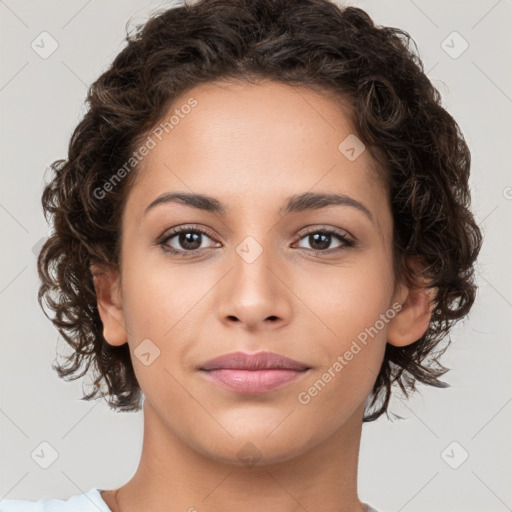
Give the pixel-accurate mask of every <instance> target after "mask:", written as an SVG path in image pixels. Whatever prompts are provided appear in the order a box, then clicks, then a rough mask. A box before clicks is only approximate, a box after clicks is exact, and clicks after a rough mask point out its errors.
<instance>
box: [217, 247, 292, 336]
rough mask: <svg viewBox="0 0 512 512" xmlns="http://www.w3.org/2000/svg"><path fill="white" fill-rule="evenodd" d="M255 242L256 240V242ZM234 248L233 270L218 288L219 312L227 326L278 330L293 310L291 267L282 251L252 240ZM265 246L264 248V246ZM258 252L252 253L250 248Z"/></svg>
mask: <svg viewBox="0 0 512 512" xmlns="http://www.w3.org/2000/svg"><path fill="white" fill-rule="evenodd" d="M253 244H254V242H253ZM248 247H249V249H248V251H246V252H245V253H244V251H243V246H242V248H241V247H239V251H233V258H232V260H231V261H230V263H231V266H232V268H231V271H230V272H229V273H228V275H227V276H226V278H225V279H224V280H223V283H222V285H221V286H220V287H219V289H218V293H219V297H218V301H219V302H218V305H219V306H218V315H219V319H220V321H221V322H223V323H225V324H226V325H227V326H228V327H231V326H232V325H235V324H239V326H240V327H241V328H244V329H245V330H247V331H255V330H267V331H269V330H276V329H279V328H282V327H284V326H285V325H287V324H288V323H289V322H290V321H291V317H292V314H293V310H292V298H293V297H294V294H293V292H292V290H291V289H290V284H289V281H290V278H289V275H288V274H289V271H287V270H286V268H285V266H284V264H282V260H281V259H280V258H279V255H277V254H272V250H271V249H269V248H268V247H267V248H265V249H263V247H261V248H259V247H258V246H257V245H256V246H255V244H254V245H252V246H251V244H250V243H249V246H248ZM262 249H263V250H262ZM255 250H257V251H258V252H260V251H261V252H260V253H259V255H258V256H257V257H256V258H255V259H253V257H254V256H255V254H254V252H253V254H252V257H248V253H249V256H250V252H251V251H255Z"/></svg>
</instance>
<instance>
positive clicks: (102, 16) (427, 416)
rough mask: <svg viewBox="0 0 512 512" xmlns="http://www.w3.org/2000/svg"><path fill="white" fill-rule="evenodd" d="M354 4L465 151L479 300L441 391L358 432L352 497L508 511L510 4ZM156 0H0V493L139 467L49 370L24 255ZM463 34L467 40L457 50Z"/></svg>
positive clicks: (111, 423) (52, 492) (88, 483)
mask: <svg viewBox="0 0 512 512" xmlns="http://www.w3.org/2000/svg"><path fill="white" fill-rule="evenodd" d="M351 4H352V5H355V6H360V7H362V8H364V9H366V10H367V11H368V12H369V13H370V14H371V15H372V16H373V17H374V19H375V21H376V22H377V23H378V24H381V25H391V26H396V27H399V28H403V29H405V30H407V31H408V32H409V33H410V34H411V35H412V36H413V38H414V39H415V41H416V42H417V43H418V47H419V49H420V55H421V56H422V58H423V60H424V63H425V69H426V70H428V75H429V77H430V78H431V79H432V80H433V81H434V84H435V85H436V86H437V87H438V88H439V90H440V92H441V93H442V96H443V102H444V105H445V107H446V108H447V109H448V110H449V111H450V113H452V115H453V116H454V117H455V118H456V119H457V121H458V122H459V124H460V126H461V128H462V130H463V132H464V135H465V137H466V139H467V142H468V144H469V146H470V148H471V150H472V155H473V166H472V179H471V187H472V196H473V209H474V212H475V216H476V218H477V221H478V222H479V223H480V225H481V227H482V229H483V231H484V236H485V241H484V246H483V249H482V252H481V257H480V260H479V264H478V269H477V277H478V283H479V285H480V291H479V295H478V298H477V302H476V304H475V306H474V309H473V310H472V312H471V314H470V316H469V317H468V319H467V320H466V321H464V322H463V323H461V324H459V325H458V326H457V327H456V328H455V330H454V331H453V333H452V340H453V344H452V347H451V348H450V349H449V351H448V352H447V354H446V356H445V358H444V360H443V362H444V363H445V365H447V366H448V367H450V368H453V370H452V371H451V372H449V373H448V374H447V375H446V377H445V380H446V381H447V382H449V383H450V384H451V385H452V387H451V388H448V389H444V390H442V389H441V390H438V389H433V388H426V387H421V394H418V395H417V396H415V397H414V398H413V399H412V400H410V401H408V402H403V401H400V400H398V399H396V400H395V401H394V402H393V404H392V411H394V412H396V413H398V414H400V415H402V416H403V417H404V418H406V419H404V420H397V421H394V422H391V421H389V420H387V419H386V418H385V417H384V418H381V419H379V420H378V421H377V422H375V423H373V424H367V425H365V426H364V428H363V438H362V447H361V456H360V471H359V494H360V497H361V499H362V500H364V501H368V502H369V503H371V504H373V505H374V506H376V507H377V508H379V510H382V511H383V512H391V511H397V512H398V511H402V510H403V511H406V512H407V511H418V512H421V511H427V510H428V511H432V510H436V511H438V512H442V511H452V512H454V511H463V510H464V511H466V512H470V511H484V510H485V511H486V512H490V511H497V512H500V511H506V510H512V487H511V485H510V481H511V472H512V471H511V469H512V436H510V430H511V429H510V424H511V417H512V403H511V401H512V386H511V380H512V377H511V375H512V371H511V366H512V364H511V351H512V348H511V347H512V344H511V335H510V329H509V324H508V322H507V320H508V319H509V318H510V316H511V314H512V284H511V278H510V271H509V268H508V264H509V262H510V257H511V255H512V247H511V245H512V244H511V237H510V233H511V226H512V223H511V219H512V174H511V171H510V161H511V156H512V155H511V150H510V147H511V145H512V133H511V131H512V130H511V123H510V117H511V114H512V69H511V67H510V53H511V52H510V49H511V35H510V27H511V26H512V2H511V1H510V0H500V1H496V0H480V1H473V2H469V1H461V0H459V1H450V2H446V1H444V0H443V1H440V0H436V1H432V0H430V1H426V0H421V1H420V0H415V1H412V0H399V1H398V0H397V1H390V0H388V1H380V2H377V1H369V0H366V1H365V0H361V1H353V2H351ZM166 5H167V6H168V5H169V3H168V2H163V1H159V2H145V1H141V0H138V1H135V0H128V1H127V0H123V1H121V0H110V1H108V2H99V1H98V0H89V1H82V0H81V1H78V0H73V1H67V2H64V1H56V0H51V1H45V2H29V1H21V0H6V1H0V16H1V19H0V38H1V43H2V44H1V52H2V55H1V63H2V64H1V75H0V108H1V113H2V116H1V130H2V131H1V136H0V144H1V159H2V160H1V166H0V168H1V171H2V178H1V179H2V186H1V190H0V226H1V231H2V232H1V240H2V242H1V244H2V252H1V257H2V260H1V266H0V271H1V274H0V314H1V324H0V326H1V335H2V356H1V359H0V361H1V367H0V379H1V391H2V392H1V398H0V399H1V402H0V413H1V414H0V425H1V432H2V436H1V446H0V450H1V452H0V453H1V454H2V455H1V468H0V471H1V477H0V478H1V480H0V498H24V499H39V498H41V497H56V498H67V497H68V496H70V495H72V494H77V493H80V492H86V491H88V490H89V489H91V488H92V487H99V488H103V489H105V488H107V489H108V488H114V487H116V486H119V485H122V484H123V483H125V482H126V481H127V480H129V479H130V477H131V476H132V474H133V472H134V471H135V470H136V468H137V464H138V461H139V456H140V450H141V442H142V428H143V422H142V413H136V414H134V413H131V414H130V413H128V414H127V413H125V414H115V413H114V412H113V411H111V410H110V409H109V408H108V406H107V405H106V404H105V403H104V402H103V401H97V402H85V401H81V400H80V399H79V398H80V397H81V396H82V395H81V393H82V381H80V380H79V381H75V382H73V383H66V382H64V381H62V380H60V379H59V378H58V377H57V375H56V373H55V372H53V370H52V369H51V363H52V362H53V361H54V359H55V354H56V348H57V349H58V350H59V352H60V353H62V352H63V351H64V350H65V348H66V346H65V344H64V343H63V341H62V340H60V339H58V333H57V331H56V330H55V329H54V327H53V325H52V324H51V323H50V322H49V320H47V319H46V317H45V316H44V315H43V313H42V312H41V311H40V309H39V306H38V304H37V299H36V297H37V288H38V284H39V283H38V278H37V272H36V266H35V263H36V258H35V255H34V251H36V250H37V248H38V246H39V244H40V243H41V239H43V238H44V237H45V236H47V235H48V234H49V231H48V228H47V226H46V223H45V221H44V218H43V216H42V209H41V206H40V196H41V191H42V187H43V180H44V171H45V169H46V167H47V166H48V164H50V163H51V162H52V161H53V160H55V159H57V158H62V157H65V156H66V149H67V144H68V140H69V137H70V135H71V133H72V130H73V128H74V127H75V125H76V124H77V122H78V121H79V119H80V118H81V115H82V114H83V112H84V106H83V101H84V99H85V94H86V89H87V86H88V85H89V84H91V83H92V82H93V81H94V80H95V79H96V78H97V77H98V75H99V74H101V72H102V71H103V70H105V69H106V67H107V65H108V64H109V63H110V62H111V60H112V59H113V58H114V57H115V55H116V54H117V53H118V52H119V51H120V50H121V48H122V47H123V45H124V43H123V38H124V35H125V24H126V22H127V21H128V20H129V19H130V18H131V26H133V24H137V23H142V22H144V21H145V19H146V18H147V15H148V14H149V13H150V12H151V11H153V10H154V9H156V8H159V7H163V6H166ZM43 31H46V32H48V33H49V34H51V36H52V37H53V38H54V39H55V40H56V41H57V43H58V48H57V50H56V51H55V52H54V53H53V54H52V55H51V56H49V57H48V58H46V59H43V58H41V57H40V55H39V54H38V53H36V51H34V50H33V49H32V47H31V43H32V41H34V40H35V41H36V43H37V42H38V41H40V36H39V35H40V34H41V33H42V32H43ZM454 31H456V32H458V33H459V34H460V35H461V36H462V38H463V39H461V38H460V37H459V36H457V35H453V32H454ZM443 41H445V42H444V43H443ZM464 41H467V43H468V45H469V46H468V48H467V50H466V51H464V52H463V53H461V54H460V55H458V54H459V53H460V52H461V50H462V49H463V48H464V46H465V43H464ZM46 42H47V43H48V44H49V40H46ZM39 44H40V46H41V45H42V44H41V43H39ZM48 44H45V48H49V46H48ZM447 52H448V53H447ZM449 53H451V55H449ZM454 56H456V58H454ZM66 353H67V352H66ZM86 382H88V381H86ZM506 432H507V433H508V434H509V435H506ZM454 441H455V442H456V443H457V444H456V445H451V446H450V447H449V445H450V444H451V443H452V442H454ZM42 442H47V443H49V444H50V445H51V446H52V447H53V448H54V449H55V450H56V452H57V453H58V458H57V459H56V460H55V462H54V463H53V464H52V465H51V466H50V467H48V469H43V468H42V467H40V464H44V463H45V461H40V460H38V462H39V464H38V463H37V462H36V461H35V460H34V459H37V457H34V459H33V458H32V456H31V454H32V453H33V452H34V451H36V452H38V451H39V452H40V450H41V443H42ZM44 446H45V445H43V448H44ZM447 447H449V448H448V450H446V451H445V449H446V448H447ZM44 451H45V453H46V454H49V453H51V450H50V449H45V450H44ZM466 452H467V453H468V454H469V457H468V458H467V460H465V461H464V462H463V463H462V464H461V461H462V460H463V458H464V456H465V453H466ZM443 454H444V455H443ZM46 456H47V457H48V456H49V455H46ZM46 462H47V463H49V462H50V460H47V461H46ZM448 462H449V463H450V464H451V465H452V466H458V467H457V468H456V469H454V468H453V467H450V465H449V464H448Z"/></svg>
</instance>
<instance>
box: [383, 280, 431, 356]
mask: <svg viewBox="0 0 512 512" xmlns="http://www.w3.org/2000/svg"><path fill="white" fill-rule="evenodd" d="M436 292H437V289H436V288H428V282H426V281H425V280H422V281H420V282H419V283H418V284H417V285H416V286H415V287H409V286H407V285H405V284H401V285H400V287H399V290H398V293H397V294H395V299H396V300H397V301H398V302H399V303H400V304H401V305H402V309H401V310H400V311H399V312H398V313H397V315H396V316H395V317H394V318H393V319H392V320H390V322H389V325H388V343H389V344H391V345H394V346H396V347H404V346H406V345H410V344H411V343H414V342H415V341H417V340H419V339H420V338H421V337H422V336H423V335H424V334H425V332H426V331H427V329H428V327H429V325H430V320H431V318H432V311H433V309H434V299H435V296H436Z"/></svg>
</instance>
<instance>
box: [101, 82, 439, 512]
mask: <svg viewBox="0 0 512 512" xmlns="http://www.w3.org/2000/svg"><path fill="white" fill-rule="evenodd" d="M190 97H194V98H195V99H196V100H197V102H198V105H197V106H196V107H195V108H194V109H193V110H192V111H191V113H190V114H188V115H187V116H184V118H183V119H180V122H179V124H177V125H176V126H175V127H174V129H173V130H172V131H170V132H169V133H168V134H166V135H165V137H164V138H163V140H162V142H159V143H158V144H157V145H156V147H155V148H153V149H152V150H151V151H150V152H149V154H148V155H147V156H146V157H145V158H144V160H143V161H142V162H141V166H140V169H139V173H138V175H137V179H136V181H135V182H134V184H133V187H132V188H131V189H130V192H129V195H128V200H127V203H126V208H125V211H124V215H123V219H122V230H123V239H122V266H121V271H120V272H118V271H116V269H113V268H109V267H101V266H94V267H92V268H91V270H92V271H93V273H95V274H98V275H96V277H95V279H94V282H95V287H96V292H97V296H98V307H99V311H100V314H101V319H102V321H103V326H104V331H103V334H104V336H105V339H106V340H107V341H108V342H109V343H110V344H112V345H122V344H124V343H128V344H129V346H130V350H131V353H132V360H133V364H134V369H135V373H136V376H137V379H138V381H139V383H140V386H141V388H142V390H143V392H144V395H145V403H144V409H143V411H144V424H145V430H144V439H143V449H142V456H141V460H140V464H139V467H138V469H137V471H136V473H135V475H134V476H133V478H132V479H131V480H130V481H129V482H127V483H126V484H125V485H123V486H122V487H121V488H120V490H119V493H118V495H117V503H116V500H115V499H114V496H113V490H109V491H104V492H103V494H102V497H103V499H104V500H105V502H106V503H107V504H108V505H109V507H110V508H111V509H112V510H113V511H114V512H117V511H119V510H122V511H123V512H132V511H142V510H167V511H171V512H172V511H178V510H179V511H186V510H194V509H192V508H191V507H194V508H195V509H196V510H198V511H200V512H202V511H211V512H214V511H219V510H222V511H223V512H231V511H237V512H238V511H239V510H240V507H243V510H244V511H246V512H252V511H258V512H260V511H261V510H279V511H282V512H295V511H299V510H300V511H304V510H309V511H311V510H322V511H325V512H335V511H336V512H342V511H347V512H348V511H350V512H354V511H363V510H364V507H363V504H362V503H361V501H360V500H359V498H358V496H357V467H358V466H357V465H358V453H359V444H360V436H361V428H362V418H363V412H364V403H365V399H366V398H367V396H368V395H369V393H370V392H371V389H372V386H373V384H374V382H375V379H376V376H377V374H378V372H379V368H380V365H381V363H382V360H383V357H384V350H385V346H386V343H387V342H389V343H391V344H393V345H396V346H404V345H407V344H409V343H412V342H414V341H416V340H417V339H419V338H420V337H421V336H422V335H423V333H424V332H425V331H426V329H427V328H428V325H429V320H430V314H431V312H430V304H431V297H430V294H429V291H428V290H427V289H426V288H424V287H421V286H418V287H416V288H408V287H407V286H406V285H404V284H400V283H399V282H398V280H397V276H394V275H393V268H392V230H393V219H392V216H391V209H390V203H389V197H388V194H387V191H386V190H385V188H384V187H383V185H382V183H381V180H380V178H379V177H378V176H377V175H376V173H375V172H374V170H373V169H372V165H373V166H374V167H375V165H374V162H373V161H372V158H371V156H370V154H369V152H368V151H364V152H363V153H362V154H361V155H360V156H359V157H358V158H357V159H356V160H355V161H349V160H348V159H347V158H346V157H345V156H344V155H343V154H342V153H341V152H340V151H339V150H338V145H339V144H340V142H341V141H343V140H344V139H345V138H346V137H347V136H348V135H350V134H353V133H354V131H355V130H354V129H353V127H352V126H351V124H350V121H349V119H348V117H347V115H346V114H345V112H344V111H343V109H342V108H341V107H340V104H339V103H336V102H334V100H333V99H331V98H329V97H327V96H325V95H322V94H320V93H318V92H315V91H313V90H310V89H306V88H301V89H297V88H293V87H291V86H289V85H285V84H281V83H275V82H260V83H258V84H257V85H253V84H247V83H242V82H240V83H237V82H233V83H231V84H227V83H217V84H206V85H201V86H199V87H196V88H194V89H192V90H191V91H189V92H188V93H186V94H185V95H183V96H182V97H181V98H178V99H177V100H176V101H175V102H174V104H173V107H172V108H171V109H170V112H171V113H172V111H173V110H174V109H175V108H179V107H180V105H183V104H185V103H186V101H187V99H188V98H190ZM168 117H169V116H167V118H168ZM173 191H182V192H193V193H202V194H207V195H209V196H212V197H214V198H216V199H217V200H218V201H220V202H222V203H223V204H224V205H225V206H226V208H227V210H228V213H226V214H225V215H220V214H218V213H211V212H206V211H202V210H198V209H195V208H192V207H190V206H188V205H185V204H180V203H167V204H161V205H159V206H157V207H155V208H153V209H151V210H150V211H149V212H148V213H146V214H144V210H145V208H146V207H147V206H148V205H149V204H150V203H151V202H152V201H153V200H154V199H155V198H156V197H158V196H159V195H160V194H162V193H163V192H173ZM304 192H325V193H339V194H345V195H348V196H350V197H352V198H354V199H356V200H357V201H360V202H361V203H362V204H364V205H365V206H366V208H367V209H368V210H369V211H370V213H371V216H372V219H370V218H369V217H368V216H366V215H365V214H364V213H363V212H361V211H360V210H358V209H356V208H354V207H351V206H347V205H342V206H339V205H338V206H328V207H325V208H321V209H315V210H308V211H303V212H295V213H288V214H286V215H282V214H281V213H280V208H282V207H283V206H284V204H285V201H286V199H287V198H288V197H289V196H291V195H294V194H301V193H304ZM185 224H186V225H188V224H193V226H192V227H200V228H207V229H209V230H210V232H211V233H212V234H213V235H214V236H211V237H210V235H207V236H205V235H199V236H200V237H202V238H201V239H200V243H201V245H200V246H201V248H200V249H196V250H195V253H193V254H192V255H189V256H187V257H179V256H177V255H173V254H170V253H166V252H165V251H164V250H163V249H162V246H161V245H159V244H158V240H159V239H160V237H161V236H162V235H164V234H166V233H169V231H170V229H171V228H173V227H176V226H182V225H185ZM325 228H330V229H335V230H338V231H339V232H340V233H341V234H343V235H345V236H348V237H349V238H350V239H351V240H355V241H356V245H355V246H353V247H345V248H344V250H341V251H336V249H337V248H339V247H343V242H342V241H340V240H339V239H338V238H337V237H336V236H334V235H333V236H331V237H330V238H328V239H327V241H326V242H325V244H324V245H323V246H321V245H318V243H317V245H315V241H314V240H312V238H311V237H309V236H307V235H308V234H313V233H318V232H320V233H323V232H324V231H323V230H325ZM189 236H190V235H189ZM248 236H251V237H253V238H254V239H255V240H256V241H257V243H258V244H259V246H260V248H261V250H262V253H261V254H260V255H259V256H258V257H257V258H256V259H255V260H254V261H253V262H251V263H248V262H247V261H246V260H244V258H242V257H241V256H240V255H239V253H238V252H237V250H236V249H237V247H238V246H239V245H240V244H241V242H242V241H243V240H244V239H245V238H246V237H248ZM329 240H330V242H329ZM182 241H183V239H182ZM167 245H168V246H169V245H171V246H172V247H174V248H175V249H177V250H181V252H182V253H183V252H186V251H187V247H184V246H183V244H181V245H180V241H179V237H178V236H175V237H174V238H173V239H171V240H168V241H167ZM198 246H199V242H198ZM251 247H252V246H251ZM315 248H316V249H317V250H323V251H324V252H323V254H314V252H313V249H315ZM250 250H251V251H254V250H255V249H254V247H253V248H252V249H250ZM188 251H189V252H188V253H187V254H190V249H188ZM253 254H254V253H253ZM120 277H121V278H122V279H121V280H120ZM394 303H399V304H401V305H402V310H401V312H400V313H398V314H396V315H395V316H394V318H392V319H391V320H389V321H388V322H387V323H385V326H384V328H382V329H381V330H380V331H379V332H378V334H377V335H375V336H374V337H373V338H370V341H369V342H368V344H367V345H366V346H363V348H362V350H360V351H359V352H358V353H357V355H354V357H353V359H352V360H350V361H349V362H348V364H346V365H345V366H344V367H343V370H342V371H340V372H338V373H337V374H336V376H335V377H334V378H332V380H331V381H330V382H329V383H328V384H326V386H325V387H324V388H323V389H322V390H321V392H319V393H318V394H317V395H316V396H315V397H313V398H311V401H310V402H309V403H308V404H301V403H300V402H299V401H298V394H299V393H300V392H303V391H307V390H308V388H310V387H311V386H312V385H313V384H314V383H315V382H316V381H318V379H320V378H321V377H322V375H323V374H324V373H325V372H326V371H327V370H328V369H329V367H332V366H333V363H334V362H335V361H336V360H337V358H338V356H339V355H343V354H344V353H345V352H346V351H347V350H348V349H349V348H350V346H351V343H352V342H353V340H355V339H356V338H357V336H358V334H360V333H361V332H363V331H364V329H365V328H369V327H370V326H373V325H374V324H375V322H376V321H377V320H378V319H379V315H381V314H383V313H385V312H386V311H389V310H390V309H392V305H393V304H394ZM144 339H150V340H151V342H152V343H154V345H156V346H157V347H158V349H159V350H160V356H159V357H157V358H156V359H155V360H154V361H153V362H152V363H151V364H150V365H148V366H146V365H144V364H143V363H142V362H141V361H140V360H139V359H138V358H137V357H136V356H135V355H134V350H135V349H136V348H137V346H138V345H139V344H140V343H141V342H142V340H144ZM237 350H241V351H245V352H259V351H264V350H265V351H272V352H276V353H279V354H282V355H285V356H288V357H291V358H293V359H296V360H298V361H301V362H304V363H306V364H307V365H308V366H310V367H311V369H310V370H309V371H308V372H307V373H306V374H304V375H303V376H301V377H300V378H299V379H298V380H296V381H294V382H292V383H290V384H288V385H286V386H284V387H282V388H281V389H277V390H274V391H271V392H267V393H261V394H257V395H242V394H238V393H235V392H232V391H228V390H225V389H222V388H220V387H218V386H217V385H215V384H212V383H211V382H209V381H208V380H207V379H205V378H204V376H203V375H202V374H201V373H200V372H199V371H198V367H199V366H201V364H203V363H205V362H206V361H207V360H209V359H212V358H214V357H217V356H219V355H221V354H226V353H230V352H234V351H237ZM247 443H251V445H250V448H247V447H246V448H245V449H246V450H249V451H250V452H251V453H254V457H255V459H256V458H258V457H259V460H257V463H256V464H255V465H248V464H247V462H244V460H242V459H241V458H240V457H239V455H238V452H239V451H240V450H241V449H242V448H243V447H244V446H246V445H247Z"/></svg>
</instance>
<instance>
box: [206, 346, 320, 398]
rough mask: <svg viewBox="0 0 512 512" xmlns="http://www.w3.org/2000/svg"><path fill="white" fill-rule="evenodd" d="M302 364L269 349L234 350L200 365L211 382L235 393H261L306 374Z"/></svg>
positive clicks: (304, 366) (306, 370)
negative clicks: (261, 350)
mask: <svg viewBox="0 0 512 512" xmlns="http://www.w3.org/2000/svg"><path fill="white" fill-rule="evenodd" d="M309 369H310V367H309V366H307V365H306V364H304V363H301V362H299V361H295V360H294V359H290V358H289V357H285V356H282V355H280V354H274V353H272V352H257V353H255V354H246V353H244V352H233V353H231V354H225V355H222V356H220V357H217V358H215V359H211V360H210V361H207V362H206V363H204V364H203V366H202V367H201V368H200V370H201V373H202V374H203V375H204V376H205V377H206V378H207V379H208V380H210V381H212V382H214V383H215V384H218V385H220V386H222V387H224V388H227V389H229V390H231V391H235V392H238V393H264V392H268V391H272V390H275V389H278V388H281V387H283V386H285V385H287V384H290V383H291V382H293V381H295V380H297V379H299V378H300V377H302V376H303V375H305V374H306V373H307V372H308V370H309Z"/></svg>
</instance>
